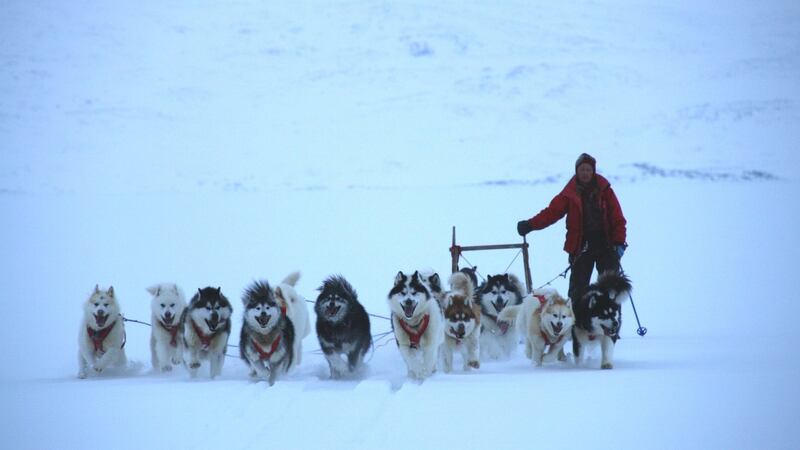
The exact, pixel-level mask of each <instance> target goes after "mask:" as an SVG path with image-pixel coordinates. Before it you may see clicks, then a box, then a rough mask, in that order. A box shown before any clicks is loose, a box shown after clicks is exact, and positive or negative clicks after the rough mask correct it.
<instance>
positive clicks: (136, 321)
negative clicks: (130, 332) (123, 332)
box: [122, 316, 152, 327]
mask: <svg viewBox="0 0 800 450" xmlns="http://www.w3.org/2000/svg"><path fill="white" fill-rule="evenodd" d="M122 321H123V322H133V323H140V324H142V325H147V326H148V327H152V325H150V324H149V323H147V322H142V321H141V320H133V319H128V318H127V317H125V316H122Z"/></svg>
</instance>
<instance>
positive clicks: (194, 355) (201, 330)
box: [181, 287, 233, 379]
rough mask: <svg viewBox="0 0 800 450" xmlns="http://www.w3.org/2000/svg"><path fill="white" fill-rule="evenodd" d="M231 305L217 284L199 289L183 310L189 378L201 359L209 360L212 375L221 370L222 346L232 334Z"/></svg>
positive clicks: (223, 349) (223, 353)
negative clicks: (216, 286) (213, 286)
mask: <svg viewBox="0 0 800 450" xmlns="http://www.w3.org/2000/svg"><path fill="white" fill-rule="evenodd" d="M232 313H233V307H232V306H231V303H230V302H229V301H228V298H227V297H225V296H224V295H222V290H221V289H220V288H212V287H206V288H203V289H198V290H197V293H196V294H194V296H193V297H192V300H191V301H190V302H189V306H188V307H187V308H186V309H185V310H183V316H182V317H181V322H183V342H184V345H185V346H186V353H187V354H188V358H186V359H188V360H187V361H186V364H187V365H188V366H187V368H188V369H189V374H190V375H191V376H192V378H194V377H196V376H197V371H198V369H199V368H200V361H201V360H206V359H207V360H208V361H209V364H210V376H211V378H212V379H213V378H214V377H216V376H217V375H220V374H221V373H222V365H223V364H224V362H225V349H226V348H227V346H228V338H229V337H230V334H231V314H232Z"/></svg>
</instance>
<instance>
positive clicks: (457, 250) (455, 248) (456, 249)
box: [450, 226, 533, 294]
mask: <svg viewBox="0 0 800 450" xmlns="http://www.w3.org/2000/svg"><path fill="white" fill-rule="evenodd" d="M514 248H519V249H522V264H523V266H525V287H526V288H527V289H528V294H530V293H531V292H533V286H532V281H531V265H530V260H529V259H528V241H527V240H526V239H525V236H522V244H497V245H470V246H462V245H457V244H456V227H455V226H453V245H452V246H451V247H450V256H451V258H452V262H453V267H452V269H453V273H455V272H458V260H459V258H460V257H461V253H463V252H470V251H480V250H508V249H514Z"/></svg>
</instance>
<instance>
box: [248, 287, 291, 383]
mask: <svg viewBox="0 0 800 450" xmlns="http://www.w3.org/2000/svg"><path fill="white" fill-rule="evenodd" d="M242 303H244V320H243V321H242V331H241V335H240V338H239V354H240V355H241V357H242V359H243V360H244V361H245V362H246V363H247V364H248V365H249V366H250V377H252V378H255V379H263V380H267V382H269V384H270V386H271V385H273V384H275V380H276V379H277V378H278V376H280V375H283V374H285V373H286V372H288V371H289V368H290V367H291V366H292V360H293V358H294V348H295V347H294V341H295V332H294V326H293V324H292V320H291V319H290V318H289V316H288V314H287V311H288V309H287V305H286V303H285V302H284V301H283V300H281V299H278V298H276V296H275V292H274V291H273V290H272V288H271V287H270V285H269V283H267V282H266V281H256V282H254V283H253V284H252V285H251V286H250V287H249V288H247V290H246V291H245V293H244V296H242Z"/></svg>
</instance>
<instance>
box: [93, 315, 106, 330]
mask: <svg viewBox="0 0 800 450" xmlns="http://www.w3.org/2000/svg"><path fill="white" fill-rule="evenodd" d="M94 320H95V322H97V326H98V327H100V328H103V327H104V326H105V325H106V321H107V320H108V314H105V313H104V312H102V311H98V312H97V314H95V315H94Z"/></svg>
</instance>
